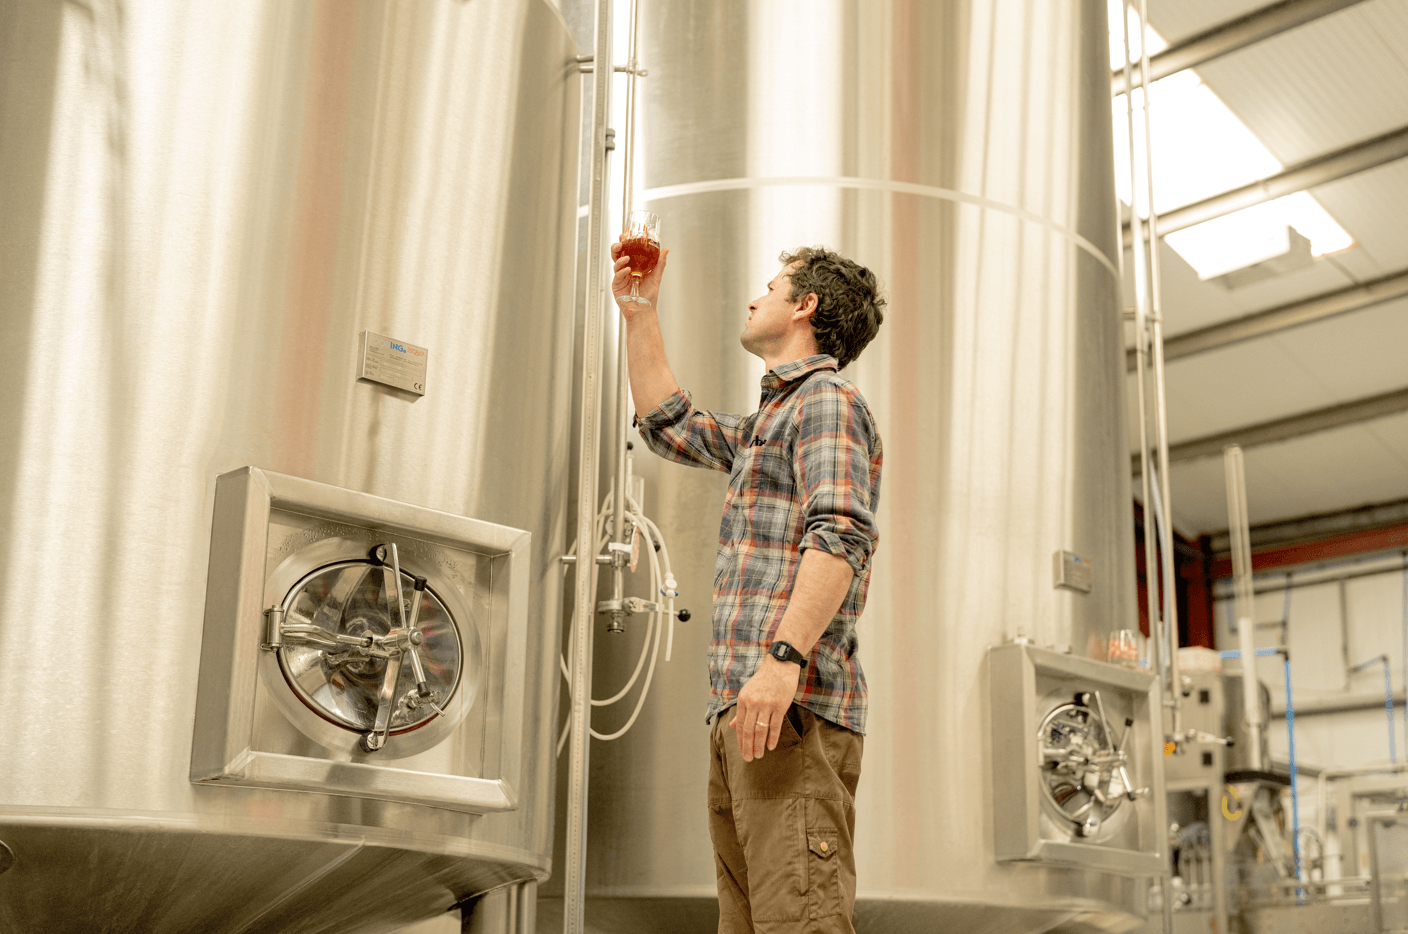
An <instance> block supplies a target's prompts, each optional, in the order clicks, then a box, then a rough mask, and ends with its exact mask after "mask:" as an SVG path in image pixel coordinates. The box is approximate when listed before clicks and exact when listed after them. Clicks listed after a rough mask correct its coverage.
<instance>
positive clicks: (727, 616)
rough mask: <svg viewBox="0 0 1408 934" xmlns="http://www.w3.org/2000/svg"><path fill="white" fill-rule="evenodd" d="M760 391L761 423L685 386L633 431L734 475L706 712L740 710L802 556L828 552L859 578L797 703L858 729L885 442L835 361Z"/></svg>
mask: <svg viewBox="0 0 1408 934" xmlns="http://www.w3.org/2000/svg"><path fill="white" fill-rule="evenodd" d="M762 390H763V391H762V402H761V404H760V406H759V408H758V411H756V412H754V413H753V414H752V415H746V416H740V415H725V414H717V413H713V412H705V411H702V410H700V409H696V408H695V407H694V404H693V402H692V401H691V400H690V397H689V395H688V394H686V393H684V392H683V391H680V392H676V393H675V394H674V395H672V396H670V398H668V399H666V400H665V401H664V402H662V403H661V404H660V405H659V406H657V407H656V408H655V409H653V410H652V411H651V412H650V413H648V414H647V415H645V416H644V417H642V418H640V419H639V420H638V422H637V425H638V427H639V429H640V434H641V437H642V438H643V439H644V441H645V443H646V444H647V445H648V446H649V447H650V449H651V450H652V451H654V452H655V453H657V454H659V455H660V456H662V457H665V458H668V459H670V460H673V461H678V462H680V463H682V464H689V465H691V466H694V467H708V468H712V469H714V470H722V471H725V472H727V473H728V475H729V484H728V493H727V495H726V496H725V497H724V514H723V520H722V522H721V523H720V525H719V552H718V557H717V559H716V560H715V564H714V612H713V638H712V641H711V642H710V646H709V681H710V692H709V709H708V714H707V717H713V716H714V715H715V714H716V713H718V712H720V711H722V710H724V709H726V708H728V707H729V706H731V705H732V704H734V703H735V702H736V700H737V696H738V691H739V689H741V688H742V687H743V685H744V684H745V683H747V681H748V679H749V678H750V677H752V675H753V672H754V671H756V670H757V668H758V665H759V664H760V663H761V661H762V658H763V654H764V653H765V652H766V651H767V649H768V646H769V645H771V644H772V640H773V634H774V633H775V632H776V631H777V627H778V624H779V623H780V622H781V621H782V614H783V612H784V611H785V610H786V609H787V602H788V599H789V597H790V596H791V593H792V585H793V581H794V580H795V579H796V576H797V565H798V563H799V562H800V561H801V556H802V552H803V551H804V550H805V549H807V548H819V549H821V550H822V551H825V552H827V553H828V554H833V555H837V556H839V557H842V558H845V559H846V561H847V563H849V564H850V566H851V568H852V570H854V571H855V576H854V577H853V578H852V579H851V585H850V589H849V590H848V591H847V592H846V597H845V599H844V600H843V601H842V602H841V608H840V609H839V610H838V611H837V613H836V616H835V617H834V618H833V619H832V620H831V623H830V624H829V625H828V626H827V627H826V631H825V632H824V633H823V634H822V636H821V638H820V639H819V640H818V641H817V643H816V645H815V646H814V647H813V648H812V650H811V653H810V655H809V656H808V659H807V667H806V668H804V669H803V673H804V676H805V678H804V681H803V683H802V684H801V685H800V686H799V687H798V689H797V695H796V698H795V702H796V703H797V704H799V705H801V706H803V707H806V708H807V709H808V710H810V711H812V712H813V713H815V714H817V715H818V716H820V717H824V718H825V719H827V720H830V721H831V722H833V723H836V724H839V725H840V726H843V727H845V728H846V729H849V730H853V731H855V732H856V733H861V734H863V733H864V732H865V714H866V687H865V676H864V674H862V672H861V668H860V662H859V660H858V659H857V658H856V649H857V645H858V642H857V638H856V621H857V620H858V619H859V618H860V613H861V610H862V609H864V607H865V597H866V592H867V590H868V589H869V585H870V559H871V555H872V554H874V551H875V545H876V542H877V541H878V540H879V532H878V529H877V528H876V524H875V510H876V506H877V503H878V502H879V496H880V463H881V448H880V435H879V433H878V432H877V431H876V428H875V421H874V419H873V418H871V415H870V410H869V409H868V408H867V407H866V404H865V399H863V398H862V397H861V394H860V392H859V391H857V389H856V387H855V386H854V385H852V384H851V383H850V382H848V381H846V380H845V379H842V378H841V376H840V375H839V374H838V373H837V372H836V360H835V358H834V357H830V356H826V355H820V356H814V357H804V358H803V359H801V360H794V361H792V362H790V363H785V364H782V365H781V366H778V367H776V368H775V369H773V370H771V371H769V372H768V374H767V375H766V376H764V377H763V381H762ZM707 717H706V719H707Z"/></svg>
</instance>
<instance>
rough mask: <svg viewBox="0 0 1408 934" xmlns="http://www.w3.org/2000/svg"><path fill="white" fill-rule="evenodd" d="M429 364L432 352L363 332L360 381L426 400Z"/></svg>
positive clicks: (372, 332) (400, 341)
mask: <svg viewBox="0 0 1408 934" xmlns="http://www.w3.org/2000/svg"><path fill="white" fill-rule="evenodd" d="M429 362H430V351H429V350H427V349H426V348H424V347H417V346H416V345H415V344H411V343H408V342H406V341H402V340H397V339H396V338H394V337H387V336H386V335H384V334H377V333H376V332H375V331H363V332H362V369H361V371H360V372H358V374H357V378H358V379H369V380H371V381H372V382H376V383H383V384H385V385H387V386H392V387H394V388H396V389H404V390H405V391H406V392H413V393H415V394H416V395H418V396H423V395H425V374H426V371H427V369H428V364H429Z"/></svg>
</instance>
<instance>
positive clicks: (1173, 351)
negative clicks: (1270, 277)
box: [1125, 269, 1408, 373]
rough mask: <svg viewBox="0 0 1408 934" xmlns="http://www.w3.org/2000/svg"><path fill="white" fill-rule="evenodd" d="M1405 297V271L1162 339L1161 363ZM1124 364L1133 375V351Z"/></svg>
mask: <svg viewBox="0 0 1408 934" xmlns="http://www.w3.org/2000/svg"><path fill="white" fill-rule="evenodd" d="M1405 295H1408V269H1404V270H1400V271H1399V272H1395V273H1390V274H1389V275H1387V276H1381V277H1380V278H1378V279H1371V280H1369V281H1368V282H1361V283H1359V284H1358V285H1351V286H1349V287H1347V288H1343V289H1336V290H1334V291H1333V292H1322V293H1321V294H1319V295H1313V296H1311V297H1310V298H1303V299H1300V300H1299V301H1294V302H1290V303H1288V304H1285V305H1278V306H1276V307H1275V308H1267V309H1265V310H1264V311H1254V312H1252V313H1251V314H1249V315H1245V316H1243V317H1241V318H1234V319H1232V320H1231V321H1223V322H1220V323H1218V324H1212V325H1208V326H1207V327H1205V328H1198V329H1197V330H1196V331H1186V332H1184V333H1182V334H1179V335H1177V336H1175V337H1169V338H1165V339H1164V360H1165V361H1168V360H1177V359H1178V358H1179V357H1191V356H1193V355H1194V354H1200V353H1207V352H1208V351H1209V350H1219V349H1221V348H1223V347H1226V346H1228V345H1230V344H1237V343H1241V342H1242V341H1249V340H1253V339H1255V338H1258V337H1266V336H1268V335H1271V334H1276V333H1278V332H1280V331H1285V330H1289V329H1290V328H1297V327H1301V326H1302V325H1306V324H1313V323H1315V322H1316V321H1324V320H1325V319H1326V318H1333V317H1335V316H1336V315H1342V314H1346V313H1348V312H1351V311H1359V310H1361V309H1364V308H1370V307H1372V306H1374V305H1378V304H1381V303H1383V302H1387V301H1390V300H1392V299H1395V298H1402V297H1403V296H1405ZM1125 364H1126V368H1127V369H1128V370H1129V372H1131V373H1133V372H1134V370H1135V366H1136V362H1135V352H1134V351H1133V350H1129V351H1126V353H1125Z"/></svg>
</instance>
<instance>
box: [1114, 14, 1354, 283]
mask: <svg viewBox="0 0 1408 934" xmlns="http://www.w3.org/2000/svg"><path fill="white" fill-rule="evenodd" d="M1123 6H1124V5H1123V3H1121V2H1120V0H1109V12H1110V61H1111V67H1112V69H1122V68H1123V67H1124V33H1123V30H1122V29H1121V28H1120V26H1119V23H1120V10H1121V8H1122V7H1123ZM1129 17H1130V19H1129V34H1130V38H1131V40H1132V41H1131V45H1134V46H1135V49H1134V51H1135V54H1136V55H1137V54H1139V48H1138V39H1139V36H1140V33H1141V30H1140V29H1139V17H1138V14H1137V13H1136V12H1135V11H1134V10H1130V11H1129ZM1143 34H1144V36H1145V41H1147V42H1148V45H1149V54H1150V55H1153V54H1156V53H1157V52H1159V51H1161V50H1162V49H1164V48H1167V46H1168V43H1167V42H1165V41H1164V39H1163V37H1162V36H1160V35H1159V34H1158V32H1157V31H1156V30H1154V28H1153V27H1149V28H1148V29H1146V30H1143ZM1142 93H1143V92H1142V90H1139V89H1136V90H1135V92H1134V95H1133V102H1134V120H1135V124H1134V126H1135V151H1134V158H1135V159H1136V160H1137V161H1138V163H1139V165H1140V167H1141V169H1142V167H1143V165H1144V158H1145V157H1144V137H1145V134H1144V121H1143V106H1144V104H1143V99H1142ZM1149 104H1150V110H1151V111H1152V124H1151V127H1150V130H1151V133H1150V135H1151V136H1152V145H1153V151H1154V158H1153V174H1154V207H1155V209H1156V210H1157V211H1159V212H1160V213H1163V212H1166V211H1169V210H1171V209H1173V208H1177V207H1181V206H1183V205H1185V204H1192V203H1193V202H1196V201H1201V200H1203V199H1204V198H1207V197H1210V196H1212V195H1215V194H1219V193H1221V192H1224V191H1227V190H1229V189H1232V188H1239V187H1241V186H1242V185H1245V184H1247V183H1249V182H1253V181H1256V180H1258V179H1262V178H1266V177H1267V176H1269V175H1274V174H1276V173H1277V172H1279V171H1281V169H1282V168H1283V166H1282V164H1281V163H1280V161H1278V160H1277V159H1276V157H1275V156H1273V155H1272V154H1271V151H1270V150H1268V149H1267V148H1266V146H1265V144H1263V143H1262V142H1261V140H1259V139H1258V138H1257V137H1256V134H1254V133H1252V131H1251V130H1250V129H1248V128H1247V126H1246V124H1244V123H1243V122H1242V121H1241V120H1240V119H1238V117H1237V115H1236V114H1234V113H1232V111H1231V110H1230V109H1229V108H1228V107H1227V105H1226V104H1224V103H1223V102H1222V100H1221V99H1220V98H1219V97H1218V96H1217V95H1216V94H1214V93H1213V91H1212V89H1211V88H1209V87H1208V86H1207V85H1205V84H1203V82H1202V79H1201V78H1200V77H1199V76H1198V73H1197V72H1196V71H1194V70H1192V69H1185V70H1184V71H1180V72H1178V73H1176V74H1173V75H1169V76H1168V77H1167V78H1163V79H1161V80H1159V81H1156V82H1154V84H1153V87H1152V88H1150V90H1149ZM1113 106H1114V110H1113V115H1114V130H1115V182H1116V185H1117V190H1118V191H1119V195H1120V199H1121V200H1122V201H1123V202H1124V203H1125V204H1130V203H1131V202H1133V203H1134V204H1135V205H1136V206H1137V209H1138V211H1139V213H1140V215H1141V216H1143V217H1147V216H1148V214H1149V205H1148V188H1147V183H1146V182H1144V181H1143V180H1142V179H1141V182H1140V185H1139V186H1138V187H1139V190H1138V191H1136V192H1134V196H1133V197H1131V193H1130V175H1129V136H1128V131H1127V127H1128V114H1127V113H1126V108H1127V104H1126V102H1125V95H1123V94H1121V95H1119V96H1117V97H1115V98H1114V105H1113ZM1287 227H1291V228H1294V229H1295V231H1296V232H1298V233H1299V234H1300V235H1301V236H1303V237H1305V238H1307V239H1308V240H1309V241H1310V254H1311V255H1312V256H1323V255H1325V254H1327V253H1335V252H1338V251H1340V250H1344V249H1348V248H1349V247H1351V246H1353V245H1354V240H1353V238H1351V237H1350V236H1349V234H1348V233H1347V232H1346V231H1345V230H1344V228H1343V227H1341V226H1340V225H1339V224H1338V223H1336V222H1335V220H1334V218H1332V217H1330V215H1329V213H1328V212H1327V211H1326V210H1325V209H1324V208H1323V207H1321V206H1320V203H1319V202H1317V201H1316V200H1315V198H1314V197H1313V196H1312V195H1310V194H1309V193H1308V192H1300V193H1297V194H1294V195H1288V196H1286V197H1284V198H1279V199H1277V200H1275V201H1272V202H1268V203H1266V204H1261V205H1257V206H1255V207H1251V208H1246V209H1244V210H1241V211H1238V212H1236V213H1235V214H1230V215H1227V216H1225V217H1220V218H1216V219H1214V220H1211V221H1207V222H1205V223H1202V224H1198V225H1197V226H1194V227H1189V228H1187V229H1186V230H1181V231H1177V232H1175V233H1171V234H1168V235H1167V236H1166V237H1165V238H1164V242H1165V243H1167V244H1168V245H1169V247H1170V248H1172V249H1173V250H1174V251H1175V252H1177V253H1178V254H1179V256H1181V257H1183V259H1184V260H1185V261H1186V262H1187V263H1188V264H1189V265H1190V266H1192V267H1193V269H1194V270H1196V271H1197V273H1198V276H1199V277H1200V278H1202V279H1211V278H1214V277H1217V276H1221V275H1224V274H1226V273H1227V272H1229V271H1231V270H1236V269H1240V268H1243V267H1246V266H1249V265H1251V264H1254V263H1257V262H1261V261H1263V260H1265V259H1266V258H1267V257H1268V255H1269V254H1268V253H1267V250H1268V249H1274V248H1275V246H1274V245H1275V244H1277V243H1286V242H1287V233H1286V228H1287Z"/></svg>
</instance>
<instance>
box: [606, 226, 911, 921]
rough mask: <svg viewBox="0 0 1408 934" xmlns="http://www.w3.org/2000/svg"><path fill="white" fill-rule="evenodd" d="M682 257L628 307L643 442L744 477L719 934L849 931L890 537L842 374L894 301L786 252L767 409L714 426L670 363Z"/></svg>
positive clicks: (724, 739)
mask: <svg viewBox="0 0 1408 934" xmlns="http://www.w3.org/2000/svg"><path fill="white" fill-rule="evenodd" d="M668 253H669V251H668V250H665V251H663V252H662V254H661V256H660V260H659V262H658V264H657V265H656V267H655V269H654V271H653V272H652V273H651V274H650V275H648V276H646V277H645V278H644V280H643V282H642V283H641V286H640V295H641V296H642V297H643V298H645V299H647V300H648V303H638V302H622V303H621V313H622V315H623V317H624V318H625V321H626V347H627V357H628V364H629V368H630V378H631V394H632V397H633V399H634V401H635V406H636V414H637V418H638V422H637V424H638V426H639V428H640V433H641V437H642V438H643V439H644V440H645V442H646V444H647V445H648V446H649V447H650V448H651V450H653V451H655V452H656V453H657V454H660V455H661V456H663V457H667V458H669V459H671V460H675V461H679V462H681V463H685V464H690V465H692V466H697V467H708V468H712V469H715V470H722V471H725V472H727V473H728V474H729V487H728V493H727V495H726V496H725V498H724V512H723V520H722V524H721V526H720V530H719V552H718V558H717V560H716V563H715V571H714V603H713V637H712V641H711V643H710V649H709V678H710V685H711V690H710V699H709V710H708V717H709V718H710V719H712V721H713V727H712V733H711V751H712V762H711V767H710V775H709V810H710V814H709V835H710V837H711V838H712V840H713V843H714V862H715V867H716V870H717V874H718V887H719V931H720V932H727V934H737V932H745V931H746V932H755V931H756V932H758V934H781V932H787V934H794V932H795V934H801V932H809V934H810V932H838V934H839V932H847V934H850V932H852V931H853V928H852V926H851V912H852V908H853V907H854V904H855V890H856V873H855V856H854V853H853V851H852V847H851V841H852V838H853V835H854V831H855V791H856V784H857V782H858V781H859V778H860V760H861V747H862V742H863V741H862V736H863V734H864V732H865V713H866V687H865V678H864V676H863V675H862V674H861V669H860V664H859V662H858V660H857V658H856V648H857V639H856V621H857V619H858V618H859V616H860V613H861V610H862V609H863V608H864V605H865V597H866V590H867V586H868V583H869V580H870V559H871V555H872V554H873V553H874V550H875V543H876V541H877V539H878V537H879V536H878V532H877V529H876V525H875V509H876V505H877V502H878V497H879V492H880V463H881V448H880V436H879V434H878V432H877V431H876V428H875V422H874V420H873V419H872V418H871V415H870V411H869V409H868V408H867V407H866V404H865V400H864V399H863V398H861V395H860V393H859V392H858V391H857V390H856V388H855V386H853V385H852V384H851V383H849V382H847V381H846V380H844V379H842V378H841V377H840V376H839V375H838V373H837V370H839V369H840V368H841V367H844V366H845V365H847V364H848V363H850V362H851V361H852V360H854V359H855V357H856V356H857V355H858V354H859V353H860V352H861V350H862V349H863V348H864V347H865V346H866V344H868V343H869V342H870V340H871V338H873V337H874V336H875V334H876V332H877V331H878V330H879V327H880V323H881V321H882V320H883V307H884V304H885V303H884V300H883V299H882V298H881V297H880V295H879V291H878V286H877V283H876V279H875V276H874V274H873V273H871V272H870V271H869V270H867V269H865V268H864V267H862V266H860V265H858V264H856V263H854V262H852V261H851V260H848V259H845V258H843V257H841V256H838V255H837V254H835V253H833V252H831V251H828V250H824V249H819V248H804V249H801V250H798V251H796V252H795V253H788V254H784V255H783V256H782V258H781V259H782V264H783V267H782V270H781V271H780V272H779V273H778V274H777V275H776V276H775V277H774V278H773V280H772V281H771V282H769V283H768V289H767V293H766V294H765V295H763V296H761V297H760V298H758V299H755V300H754V301H753V302H751V303H749V305H748V320H747V322H746V323H745V324H744V327H743V334H742V336H741V338H740V340H741V342H742V344H743V346H744V348H745V349H746V350H748V351H749V352H750V353H753V354H755V355H757V356H759V357H761V358H762V359H763V362H764V363H765V364H766V366H767V375H766V376H764V377H763V381H762V401H761V405H760V407H759V409H758V411H757V412H754V413H753V414H751V415H747V416H739V415H724V414H716V413H712V412H706V411H703V410H701V409H696V408H695V407H694V405H693V402H692V400H691V399H690V397H689V396H688V395H687V394H685V393H684V392H683V391H682V390H681V389H680V387H679V385H678V383H676V381H675V378H674V375H673V374H672V373H671V372H670V366H669V363H668V361H667V360H666V359H665V348H664V343H663V341H662V339H661V334H660V322H659V319H658V318H657V316H656V310H655V302H656V300H657V298H658V296H659V293H660V282H661V278H662V275H663V273H664V270H665V263H666V257H667V255H668ZM611 255H612V258H613V259H614V260H615V261H616V263H615V278H614V279H613V281H612V290H613V291H614V292H615V294H616V296H617V298H618V300H619V299H621V298H623V297H624V296H626V295H627V294H628V293H629V291H630V289H629V280H630V276H629V271H630V269H629V265H628V264H629V262H630V260H629V258H628V257H626V256H625V255H623V253H622V251H621V245H620V244H619V243H617V244H613V245H612V248H611ZM730 707H731V708H733V709H732V712H731V713H730V711H729V708H730ZM725 721H727V725H726V726H725ZM726 728H727V729H731V730H732V731H733V733H732V735H730V734H729V733H727V732H725V730H726Z"/></svg>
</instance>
